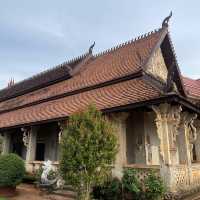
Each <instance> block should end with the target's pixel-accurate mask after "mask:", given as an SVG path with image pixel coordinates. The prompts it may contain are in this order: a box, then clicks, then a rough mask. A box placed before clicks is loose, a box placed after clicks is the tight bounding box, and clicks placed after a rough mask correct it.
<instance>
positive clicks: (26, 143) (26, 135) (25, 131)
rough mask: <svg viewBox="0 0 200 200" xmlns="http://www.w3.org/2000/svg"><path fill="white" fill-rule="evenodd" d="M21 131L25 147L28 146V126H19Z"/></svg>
mask: <svg viewBox="0 0 200 200" xmlns="http://www.w3.org/2000/svg"><path fill="white" fill-rule="evenodd" d="M21 131H22V132H23V138H22V140H23V143H24V146H25V147H28V145H29V140H30V131H31V129H30V127H26V128H21Z"/></svg>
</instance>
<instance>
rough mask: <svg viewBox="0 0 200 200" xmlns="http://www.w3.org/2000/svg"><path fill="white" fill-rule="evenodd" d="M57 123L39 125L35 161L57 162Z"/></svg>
mask: <svg viewBox="0 0 200 200" xmlns="http://www.w3.org/2000/svg"><path fill="white" fill-rule="evenodd" d="M59 131H60V129H59V127H58V125H57V123H48V124H44V125H41V126H40V127H39V129H38V132H37V145H36V156H35V160H36V161H46V160H51V161H57V160H58V133H59Z"/></svg>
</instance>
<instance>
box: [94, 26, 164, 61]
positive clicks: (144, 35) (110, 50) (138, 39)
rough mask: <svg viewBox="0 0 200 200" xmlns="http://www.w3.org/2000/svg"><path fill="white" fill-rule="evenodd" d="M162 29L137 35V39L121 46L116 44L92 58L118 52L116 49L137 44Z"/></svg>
mask: <svg viewBox="0 0 200 200" xmlns="http://www.w3.org/2000/svg"><path fill="white" fill-rule="evenodd" d="M162 29H163V28H157V29H154V30H153V31H149V32H147V33H144V34H142V35H139V36H137V37H135V38H133V39H130V40H128V41H126V42H123V43H121V44H118V45H116V46H114V47H112V48H109V49H106V50H104V51H102V52H99V53H97V54H95V55H94V58H97V57H99V56H102V55H105V54H108V53H111V52H113V51H116V50H118V49H120V48H123V47H125V46H126V45H129V44H132V43H134V42H137V41H140V40H143V39H147V37H149V36H151V35H152V34H155V33H158V32H159V31H161V30H162Z"/></svg>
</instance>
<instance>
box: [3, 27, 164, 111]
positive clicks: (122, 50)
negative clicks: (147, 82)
mask: <svg viewBox="0 0 200 200" xmlns="http://www.w3.org/2000/svg"><path fill="white" fill-rule="evenodd" d="M162 33H163V30H162V29H160V30H158V31H155V32H151V33H149V34H148V35H145V36H142V37H140V38H137V40H132V41H129V42H128V43H125V44H123V45H121V46H118V47H115V48H113V49H111V50H108V51H105V52H103V53H102V54H99V55H96V56H93V57H91V59H90V60H88V62H86V63H84V65H83V66H81V69H80V71H79V73H77V74H76V75H74V76H73V77H72V78H70V79H67V80H64V81H62V82H59V83H56V84H53V85H50V86H48V87H43V88H41V89H38V90H35V91H33V92H29V93H27V94H25V95H21V96H18V97H16V98H14V99H10V100H7V101H3V102H1V103H0V111H3V110H7V109H12V108H15V107H18V106H24V105H25V104H29V103H33V102H36V101H39V100H44V99H47V98H50V97H54V96H57V95H62V94H66V93H72V92H75V91H77V90H80V89H84V88H88V87H92V86H96V85H99V84H103V83H106V82H108V81H112V80H115V79H119V78H122V77H125V76H128V75H131V74H135V73H138V71H140V70H141V69H142V65H144V63H145V62H146V61H147V59H148V58H149V57H150V54H151V52H152V50H153V48H154V47H155V45H156V44H157V42H158V41H159V40H160V37H161V35H162ZM74 68H76V66H75V67H74ZM58 69H59V67H58ZM50 72H51V70H49V73H50ZM53 74H54V72H52V73H51V75H53ZM24 82H25V83H24V84H23V82H21V83H20V84H22V85H25V84H26V81H24ZM20 84H19V86H20ZM12 89H13V90H15V87H14V86H13V87H11V88H8V90H12Z"/></svg>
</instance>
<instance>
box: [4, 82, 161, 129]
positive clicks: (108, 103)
mask: <svg viewBox="0 0 200 200" xmlns="http://www.w3.org/2000/svg"><path fill="white" fill-rule="evenodd" d="M159 96H160V92H159V91H158V90H156V89H155V88H153V87H152V86H150V85H148V84H147V83H145V81H143V80H142V79H141V78H137V79H133V80H129V81H124V82H120V83H117V84H113V85H109V86H106V87H102V88H99V89H95V90H90V91H87V92H82V93H79V94H76V95H72V96H68V97H64V98H60V99H57V100H53V101H48V102H44V103H41V104H37V105H34V106H31V107H25V108H22V109H19V110H15V111H12V112H11V113H12V114H11V113H10V112H8V113H3V114H1V116H0V117H1V120H0V128H2V127H12V126H16V125H21V124H28V123H35V122H39V121H46V120H50V119H57V118H63V117H66V116H69V115H71V114H72V113H74V112H76V111H79V110H81V109H83V108H85V107H86V106H87V105H89V104H91V103H94V104H95V105H96V106H97V107H98V108H99V109H108V108H113V107H118V106H122V105H127V104H131V103H136V102H140V101H146V100H150V99H154V98H157V97H159Z"/></svg>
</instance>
